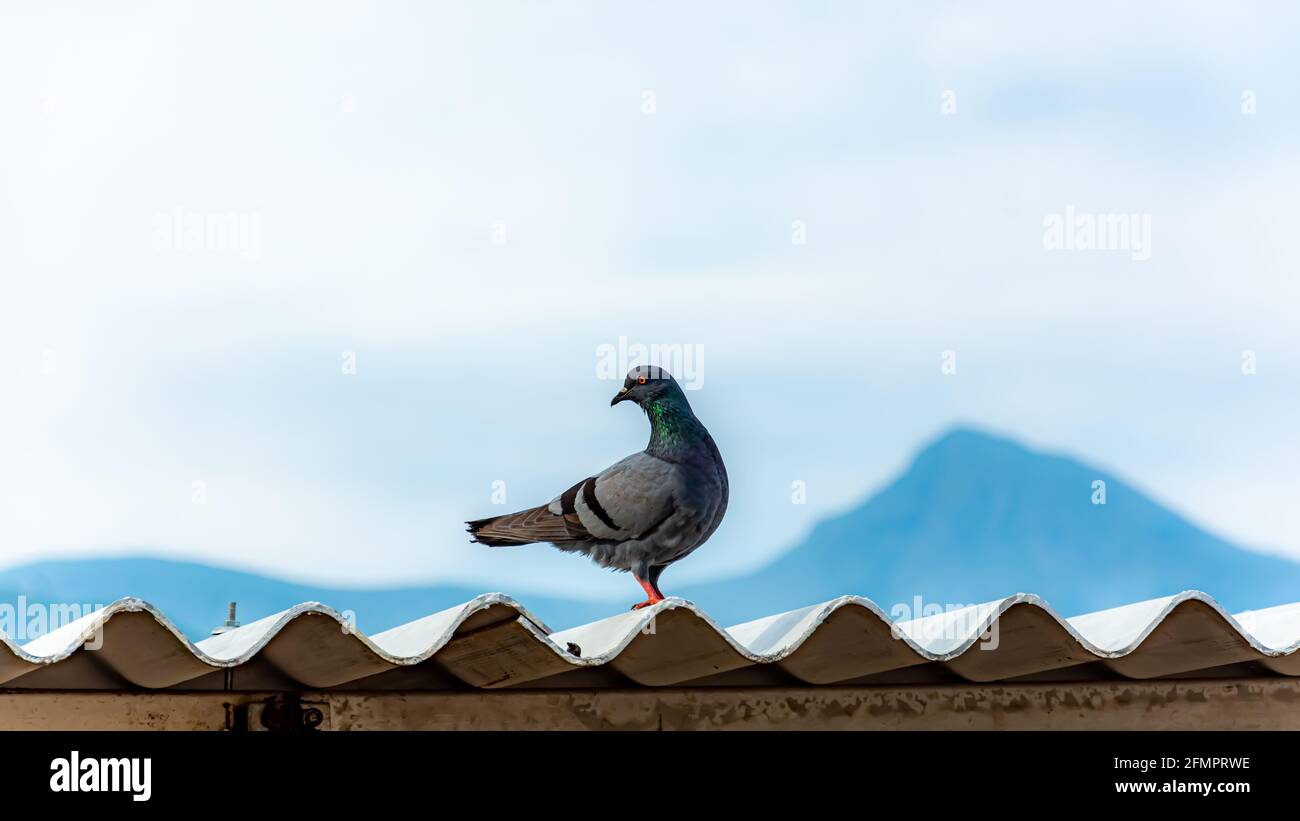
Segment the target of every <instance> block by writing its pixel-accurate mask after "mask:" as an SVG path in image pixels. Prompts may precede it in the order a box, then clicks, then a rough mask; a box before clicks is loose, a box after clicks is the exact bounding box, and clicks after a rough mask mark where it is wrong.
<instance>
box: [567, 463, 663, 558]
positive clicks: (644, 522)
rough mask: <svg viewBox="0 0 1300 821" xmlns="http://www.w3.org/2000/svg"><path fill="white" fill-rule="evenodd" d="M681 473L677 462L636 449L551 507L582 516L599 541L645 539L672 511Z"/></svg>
mask: <svg viewBox="0 0 1300 821" xmlns="http://www.w3.org/2000/svg"><path fill="white" fill-rule="evenodd" d="M675 471H676V467H675V466H674V465H673V464H672V463H671V462H666V461H664V460H662V459H659V458H657V457H655V456H651V455H650V454H648V453H636V454H633V455H632V456H629V457H627V458H626V459H624V460H622V461H621V462H618V463H617V464H614V465H612V466H611V467H609V468H607V469H606V470H604V471H602V472H601V473H600V474H599V475H597V476H592V477H591V478H589V479H584V480H583V481H581V482H579V483H578V484H576V485H574V486H573V487H571V488H569V489H568V490H566V491H565V492H564V493H563V494H561V495H560V496H559V497H558V498H556V499H555V500H553V501H552V502H551V504H550V505H549V509H550V511H551V512H552V513H555V514H556V515H563V516H566V517H569V516H575V515H576V516H577V517H578V520H579V521H580V522H581V524H582V527H583V528H584V529H585V530H586V531H587V532H588V533H590V534H591V536H592V538H595V539H602V540H610V541H626V540H628V539H640V538H643V537H645V536H646V535H647V534H649V533H651V532H653V531H654V529H655V528H657V527H658V526H659V525H660V524H662V523H663V522H664V521H665V520H666V519H667V518H668V517H669V516H671V515H672V513H673V510H674V497H673V489H674V487H675V485H676V482H675V479H676V475H675Z"/></svg>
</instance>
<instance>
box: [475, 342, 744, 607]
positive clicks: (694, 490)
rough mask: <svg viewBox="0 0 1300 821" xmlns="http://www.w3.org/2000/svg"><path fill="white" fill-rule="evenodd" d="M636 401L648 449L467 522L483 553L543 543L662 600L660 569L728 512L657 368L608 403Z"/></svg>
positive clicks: (689, 423) (640, 374) (706, 448)
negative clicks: (548, 494)
mask: <svg viewBox="0 0 1300 821" xmlns="http://www.w3.org/2000/svg"><path fill="white" fill-rule="evenodd" d="M621 402H635V403H636V404H637V405H638V406H640V408H641V410H643V411H645V414H646V417H647V418H648V419H649V420H650V444H648V445H646V449H645V450H643V451H641V452H640V453H634V454H632V455H631V456H629V457H627V458H626V459H623V460H622V461H620V462H616V463H615V464H613V465H611V466H609V467H608V468H606V469H605V470H603V471H601V472H600V473H598V474H596V475H595V476H589V477H587V478H586V479H583V480H582V481H581V482H578V483H577V484H575V485H574V486H573V487H571V488H569V489H568V490H566V491H564V492H563V493H561V494H560V495H559V496H556V497H555V498H554V499H552V500H551V501H550V502H549V503H547V504H544V505H541V506H539V507H534V508H529V509H528V510H521V511H519V512H518V513H508V514H506V515H504V516H493V517H492V518H489V519H479V520H478V521H473V522H466V524H467V525H469V528H468V529H469V532H470V533H471V534H472V535H473V539H472V541H475V542H478V543H481V544H485V545H488V546H490V547H506V546H515V545H524V544H532V543H534V542H549V543H551V544H552V545H554V546H555V547H557V548H559V549H560V550H563V551H566V552H571V553H583V554H585V555H587V556H589V557H590V558H591V560H592V561H594V562H595V563H596V564H598V565H600V566H601V567H607V568H610V569H611V570H616V571H625V572H630V573H631V574H632V577H633V578H634V579H636V581H637V583H638V584H640V585H641V587H642V589H644V590H645V592H646V595H647V598H646V600H645V601H643V602H641V603H640V604H637V605H634V606H633V608H632V609H633V610H639V609H640V608H642V607H648V606H650V605H652V604H656V603H657V602H661V601H663V600H664V594H663V593H662V592H660V590H659V576H660V575H661V574H662V573H663V572H664V568H666V567H667V566H668V565H670V564H672V563H673V562H675V561H678V560H680V559H683V558H685V557H686V556H688V555H689V554H690V553H691V552H692V551H693V550H695V549H696V548H697V547H699V546H700V545H702V544H704V542H705V541H707V540H708V538H709V537H710V536H712V535H713V532H714V531H715V530H717V529H718V525H719V524H720V523H721V522H722V516H723V514H724V513H726V511H727V489H728V485H727V469H726V467H725V466H724V465H723V464H722V455H721V454H720V453H719V452H718V446H717V445H715V444H714V443H713V437H711V436H709V432H708V431H707V430H705V428H704V425H702V424H701V423H700V420H699V419H696V418H695V414H694V413H693V412H692V411H691V405H690V403H689V402H687V401H686V394H685V393H683V392H682V389H681V386H680V385H678V384H677V380H675V379H673V377H672V375H671V374H669V373H668V372H667V371H666V370H664V369H662V368H660V367H659V366H657V365H641V366H638V367H636V368H633V369H632V370H631V371H630V372H629V373H628V375H627V378H626V379H625V380H624V382H623V387H622V388H621V389H620V390H619V392H618V393H617V394H616V395H615V396H614V398H613V400H611V401H610V403H609V404H610V407H613V406H614V405H617V404H619V403H621Z"/></svg>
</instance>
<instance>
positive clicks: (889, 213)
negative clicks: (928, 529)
mask: <svg viewBox="0 0 1300 821" xmlns="http://www.w3.org/2000/svg"><path fill="white" fill-rule="evenodd" d="M1058 5H1059V6H1060V7H1059V8H1056V9H1054V10H1048V9H1046V8H1044V6H1043V4H1039V3H1014V4H1013V3H1006V4H971V3H952V4H934V3H910V2H908V3H903V2H899V3H888V2H878V3H861V4H828V5H822V4H815V5H812V6H810V4H789V5H778V4H775V3H757V4H756V3H743V4H741V3H738V4H734V5H721V4H696V3H686V4H667V3H657V4H631V3H601V4H596V3H592V4H570V3H502V4H490V3H460V4H441V3H410V4H406V3H403V4H398V3H321V2H312V3H301V4H292V3H276V4H254V3H215V2H213V3H206V4H191V3H176V2H167V3H157V4H128V3H114V4H99V3H89V2H87V3H84V4H60V3H41V4H34V5H31V4H29V5H28V6H22V7H20V6H17V5H15V4H10V6H9V7H7V8H6V10H5V11H4V12H3V14H2V17H0V103H2V104H0V134H2V135H3V137H2V138H0V139H2V140H3V142H2V143H0V145H2V150H0V323H2V324H0V379H2V380H3V385H4V394H3V396H4V402H3V403H0V453H3V456H0V564H3V565H9V564H14V563H17V562H20V561H27V560H31V559H34V558H38V557H48V556H55V555H71V554H77V555H82V554H109V553H118V552H122V551H124V550H132V551H136V550H148V551H150V552H154V553H162V554H167V555H175V556H181V557H189V558H201V559H204V560H216V561H222V562H225V563H228V564H233V565H236V566H242V567H248V568H253V569H257V570H261V571H268V572H274V573H278V574H281V575H288V576H292V577H296V578H304V579H312V580H318V581H326V582H331V583H357V584H362V583H365V584H370V583H396V582H417V581H420V582H423V581H435V580H446V581H459V582H466V583H470V584H473V585H476V586H479V587H483V588H484V589H501V590H506V591H508V592H515V593H523V592H527V591H530V590H540V589H545V590H549V591H556V592H568V593H571V594H573V595H582V596H611V597H615V598H618V597H620V596H621V597H622V598H626V597H627V593H628V586H629V585H630V584H631V582H630V581H628V580H627V579H625V578H620V577H616V576H612V575H610V574H607V573H605V572H603V571H600V570H598V569H596V568H595V567H593V566H590V565H588V564H587V563H586V562H585V561H584V560H582V559H580V558H577V557H573V556H563V555H560V554H558V553H556V552H554V551H552V550H550V549H549V548H544V547H532V548H524V549H521V550H513V551H488V550H486V549H485V548H482V547H479V546H471V545H470V544H468V541H467V537H466V535H465V534H464V533H463V531H462V528H463V525H462V524H461V523H462V522H463V520H465V519H469V518H479V517H483V516H488V515H492V514H494V513H502V512H507V511H508V510H514V509H517V508H522V507H526V506H530V505H533V504H538V503H541V502H544V501H547V500H548V499H550V498H551V497H552V496H553V495H555V494H556V493H558V492H560V491H561V490H563V489H565V488H566V487H568V486H569V485H570V484H571V483H573V482H574V481H576V480H578V479H582V478H584V477H586V476H589V475H591V474H592V473H594V472H595V471H597V470H599V469H600V468H603V467H604V466H606V465H608V464H609V463H611V462H613V461H615V460H616V459H618V458H621V457H622V456H623V455H625V454H627V453H629V452H631V451H633V450H636V449H639V448H640V447H642V446H643V445H644V443H645V439H646V436H647V429H646V424H645V421H644V419H643V418H642V417H641V415H640V414H639V413H637V412H636V410H635V409H634V408H631V407H630V406H627V405H622V406H619V407H617V408H613V409H611V408H609V407H608V401H609V398H610V396H611V395H612V394H613V391H614V389H615V388H616V384H615V383H614V382H610V381H607V380H601V379H599V378H597V366H598V364H599V361H600V360H599V356H598V351H599V350H600V348H601V346H603V345H617V344H618V341H619V338H620V337H626V338H627V340H628V341H629V342H630V343H644V344H650V343H665V344H678V345H684V346H687V349H688V350H691V351H693V352H696V353H697V355H698V356H699V357H701V358H700V359H699V360H698V362H697V363H696V364H698V365H700V370H699V376H700V378H701V380H702V387H700V389H698V390H694V391H691V393H690V398H691V400H692V402H693V404H694V405H695V407H696V410H697V412H698V414H699V415H700V416H701V418H702V419H703V420H704V421H705V423H706V424H707V425H708V426H709V427H710V429H711V430H712V431H713V433H714V436H715V438H716V439H717V441H718V443H719V446H720V447H721V449H722V451H723V454H724V456H725V458H726V459H727V462H728V465H729V468H730V471H731V476H732V505H731V509H730V512H729V514H728V518H727V520H726V521H725V522H724V524H723V526H722V528H721V530H720V531H719V532H718V534H717V535H716V536H715V537H714V539H713V540H712V541H711V542H710V543H709V544H708V545H707V546H706V547H705V548H704V549H702V550H701V551H699V552H698V553H696V554H695V555H694V556H692V557H691V559H690V561H688V562H684V563H682V564H681V565H679V566H678V567H675V568H674V569H673V571H672V572H671V573H670V574H668V575H666V576H665V587H666V588H667V589H668V590H669V592H671V588H672V586H673V585H674V584H675V583H679V582H680V581H682V580H687V579H703V578H706V577H716V576H720V575H723V574H727V573H733V572H738V571H740V570H743V569H747V568H749V567H752V566H755V565H757V564H759V563H762V562H763V561H765V560H766V559H768V558H770V557H771V556H772V555H773V554H774V553H775V552H777V551H779V550H781V549H782V548H783V547H786V546H789V545H790V544H791V543H792V542H793V541H794V540H796V539H797V538H798V537H799V536H800V535H801V534H802V533H803V532H805V530H806V529H807V527H808V526H809V525H810V524H811V523H812V522H813V521H814V520H816V519H817V518H819V517H821V516H824V515H826V514H828V513H831V512H834V511H838V510H841V509H843V508H844V507H846V506H848V505H850V504H853V503H855V502H856V501H858V500H860V499H861V498H862V497H864V496H865V495H866V494H868V493H869V492H871V491H872V490H874V489H875V488H877V487H879V486H880V484H881V483H882V482H884V481H886V480H887V479H888V478H889V477H890V476H891V475H893V474H894V473H896V472H897V471H898V470H900V469H901V468H902V467H903V466H904V465H905V464H906V461H907V459H908V457H909V455H910V454H911V453H912V452H913V451H914V450H915V449H916V448H918V447H919V446H921V445H923V444H924V443H925V441H927V440H928V439H929V438H931V437H933V436H934V435H936V434H937V433H939V432H941V431H942V430H944V429H945V428H947V427H948V426H951V425H953V424H956V423H970V424H976V425H980V426H985V427H989V428H991V429H994V430H998V431H1004V432H1009V433H1013V434H1015V435H1016V436H1017V437H1019V438H1022V439H1023V440H1025V441H1027V442H1030V443H1032V444H1035V445H1041V446H1044V447H1047V448H1050V449H1053V450H1061V451H1065V452H1068V453H1071V454H1074V455H1076V456H1079V457H1081V458H1083V459H1085V460H1086V461H1092V462H1095V463H1097V464H1099V465H1102V466H1105V467H1106V468H1107V469H1109V470H1113V471H1115V472H1117V473H1118V474H1120V475H1122V476H1124V477H1126V478H1127V479H1129V480H1130V481H1132V482H1134V483H1136V484H1138V485H1139V486H1140V487H1143V488H1145V489H1146V490H1148V491H1149V492H1151V493H1152V494H1153V495H1154V496H1156V497H1157V498H1158V499H1160V500H1161V501H1163V502H1165V503H1167V504H1170V505H1172V506H1173V507H1175V508H1176V509H1177V510H1179V511H1181V512H1183V513H1184V514H1186V515H1188V516H1189V517H1190V518H1192V519H1193V520H1194V521H1196V522H1198V523H1200V524H1202V525H1204V526H1206V527H1209V528H1211V529H1212V530H1214V531H1216V532H1218V533H1220V534H1222V535H1224V536H1227V537H1229V538H1232V539H1235V540H1237V541H1239V542H1242V543H1245V544H1248V545H1251V546H1254V547H1257V548H1259V549H1263V550H1270V551H1277V552H1283V553H1287V554H1289V555H1293V556H1296V557H1300V514H1297V513H1296V509H1297V501H1296V500H1297V498H1298V497H1300V474H1298V472H1297V470H1296V465H1297V464H1300V433H1297V431H1296V429H1295V423H1294V409H1295V407H1296V400H1297V398H1298V394H1300V387H1298V386H1300V330H1297V322H1296V320H1297V313H1300V311H1298V310H1297V308H1298V306H1300V282H1298V281H1297V277H1296V272H1297V270H1300V250H1297V245H1296V243H1295V241H1294V237H1295V236H1296V229H1295V226H1294V220H1295V218H1296V214H1297V208H1296V204H1297V203H1296V199H1297V196H1300V195H1298V194H1297V192H1300V144H1298V143H1297V141H1296V140H1295V135H1296V133H1297V127H1298V126H1300V116H1297V111H1298V109H1297V105H1300V89H1298V88H1297V80H1296V78H1297V77H1300V52H1298V51H1297V50H1296V48H1295V45H1294V44H1295V38H1296V32H1297V23H1298V22H1300V20H1298V19H1297V13H1295V12H1288V11H1281V10H1280V6H1281V4H1275V3H1259V4H1247V3H1239V2H1221V3H1205V4H1191V3H1185V2H1177V3H1141V4H1133V3H1128V2H1116V3H1108V2H1096V3H1087V4H1074V5H1073V6H1070V7H1066V6H1065V5H1064V4H1058ZM1067 214H1069V215H1071V216H1070V219H1071V220H1072V222H1071V223H1070V225H1071V226H1073V227H1072V228H1071V230H1072V231H1075V232H1076V233H1075V234H1073V235H1072V239H1071V246H1072V247H1073V250H1070V249H1057V248H1055V247H1051V246H1052V242H1051V241H1050V240H1049V238H1048V237H1047V228H1046V226H1048V225H1049V224H1051V222H1052V220H1053V219H1064V218H1065V215H1067ZM1078 215H1082V220H1083V222H1073V220H1074V219H1075V217H1076V216H1078ZM227 217H229V220H228V221H227V219H226V218H227ZM1093 217H1096V218H1099V219H1101V220H1103V221H1105V220H1110V221H1111V224H1112V225H1114V224H1115V223H1114V220H1115V219H1119V220H1120V222H1121V223H1122V225H1123V226H1124V227H1125V228H1126V229H1130V228H1131V229H1132V233H1131V234H1130V236H1129V237H1128V238H1127V240H1125V242H1126V243H1127V244H1124V243H1121V244H1120V245H1119V247H1113V248H1111V249H1109V250H1106V249H1092V250H1088V249H1086V248H1084V249H1081V248H1079V247H1078V246H1079V245H1085V246H1086V245H1087V240H1086V238H1085V237H1084V235H1082V234H1079V233H1077V232H1079V231H1083V230H1085V229H1084V228H1081V227H1079V226H1082V225H1084V224H1085V223H1086V222H1087V220H1088V219H1091V218H1093ZM195 225H197V226H198V229H199V230H198V231H197V232H195V231H194V230H193V229H194V226H195ZM227 225H233V226H234V227H235V228H236V229H238V230H237V231H235V232H234V233H233V234H227V233H223V231H222V230H221V229H222V228H223V227H224V226H227ZM208 229H211V231H209V230H208ZM946 351H948V352H953V355H955V363H956V372H955V373H944V372H943V368H942V365H943V363H944V361H945V359H944V356H945V352H946ZM1247 352H1251V353H1247ZM1243 357H1246V359H1247V360H1249V361H1250V362H1251V363H1253V368H1252V367H1245V370H1252V369H1253V371H1254V372H1253V373H1244V372H1243V367H1244V363H1245V361H1246V360H1244V359H1243ZM949 361H954V360H949ZM353 365H354V366H355V367H354V368H353ZM353 370H355V372H351V371H353ZM498 481H500V482H504V483H505V485H504V487H505V489H506V504H505V506H498V505H494V504H493V498H492V493H493V483H494V482H498ZM794 481H803V482H805V483H806V487H807V503H806V504H804V505H796V504H792V502H791V483H792V482H794Z"/></svg>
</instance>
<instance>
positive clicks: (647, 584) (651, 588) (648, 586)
mask: <svg viewBox="0 0 1300 821" xmlns="http://www.w3.org/2000/svg"><path fill="white" fill-rule="evenodd" d="M656 575H658V574H656ZM632 578H634V579H636V583H637V584H639V585H641V588H642V589H643V590H645V592H646V595H647V596H649V597H650V598H648V599H646V600H645V601H643V602H641V603H640V604H634V605H632V609H633V610H640V609H641V608H642V607H649V606H650V605H652V604H658V603H659V602H661V601H663V600H664V594H663V593H660V592H659V587H658V585H656V584H655V583H654V582H652V581H647V580H646V579H643V578H641V577H640V576H638V575H637V574H635V573H633V574H632Z"/></svg>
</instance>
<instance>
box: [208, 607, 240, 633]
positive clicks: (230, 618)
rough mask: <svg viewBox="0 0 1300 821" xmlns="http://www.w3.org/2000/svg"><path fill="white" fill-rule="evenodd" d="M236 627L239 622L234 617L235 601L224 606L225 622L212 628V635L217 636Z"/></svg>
mask: <svg viewBox="0 0 1300 821" xmlns="http://www.w3.org/2000/svg"><path fill="white" fill-rule="evenodd" d="M236 627H239V622H238V620H236V619H235V602H231V603H230V605H229V606H228V607H227V608H226V621H225V623H224V624H219V625H217V626H216V627H214V628H212V635H214V636H219V635H221V634H222V633H226V632H229V631H231V630H234V629H235V628H236Z"/></svg>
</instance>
